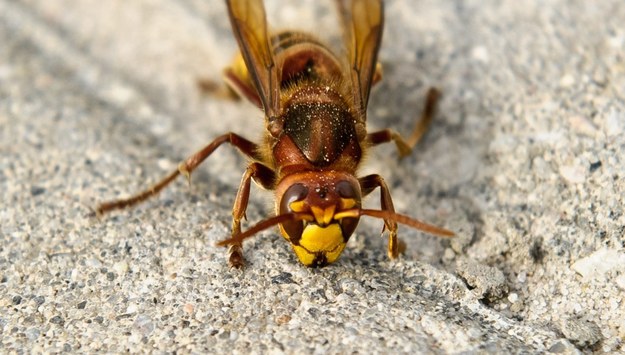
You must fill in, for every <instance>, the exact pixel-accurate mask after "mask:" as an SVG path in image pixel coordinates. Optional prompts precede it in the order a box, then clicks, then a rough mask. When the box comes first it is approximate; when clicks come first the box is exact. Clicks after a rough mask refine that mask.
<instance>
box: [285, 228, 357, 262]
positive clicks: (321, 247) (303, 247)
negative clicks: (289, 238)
mask: <svg viewBox="0 0 625 355" xmlns="http://www.w3.org/2000/svg"><path fill="white" fill-rule="evenodd" d="M343 249H345V242H344V241H343V231H342V230H341V226H339V224H338V223H332V224H330V225H328V226H327V227H325V228H323V227H320V226H318V225H314V224H312V225H308V226H306V228H305V229H304V232H303V233H302V238H301V239H300V241H299V245H293V250H294V251H295V254H296V255H297V257H298V259H299V260H300V262H301V263H302V264H304V265H312V263H313V262H314V260H315V253H322V254H323V255H325V257H326V260H327V262H328V263H332V262H334V261H335V260H336V259H338V258H339V256H340V255H341V253H342V252H343Z"/></svg>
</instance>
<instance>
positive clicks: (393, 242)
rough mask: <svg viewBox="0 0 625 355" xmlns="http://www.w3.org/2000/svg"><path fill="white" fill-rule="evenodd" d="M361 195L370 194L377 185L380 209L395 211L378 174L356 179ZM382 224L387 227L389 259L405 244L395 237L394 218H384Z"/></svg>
mask: <svg viewBox="0 0 625 355" xmlns="http://www.w3.org/2000/svg"><path fill="white" fill-rule="evenodd" d="M358 182H359V183H360V188H361V189H362V194H363V196H366V195H368V194H370V193H371V192H372V191H373V190H375V189H376V188H377V187H379V188H380V207H381V209H382V211H389V212H392V213H395V207H394V206H393V199H392V198H391V193H390V191H389V189H388V186H387V185H386V182H385V181H384V179H383V178H382V177H381V176H380V175H378V174H372V175H367V176H364V177H361V178H359V179H358ZM384 226H385V228H386V229H388V256H389V258H391V259H395V258H397V256H399V254H400V253H403V252H404V250H405V249H406V245H405V244H404V243H403V242H402V241H401V240H399V239H398V238H397V222H395V221H394V220H388V219H385V220H384Z"/></svg>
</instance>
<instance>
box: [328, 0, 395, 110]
mask: <svg viewBox="0 0 625 355" xmlns="http://www.w3.org/2000/svg"><path fill="white" fill-rule="evenodd" d="M337 4H338V8H339V16H340V18H341V21H342V25H343V30H344V32H345V34H344V36H345V44H346V46H347V50H348V54H349V64H350V76H351V82H352V91H353V93H354V104H355V105H356V107H357V108H358V109H359V110H360V112H361V113H362V114H363V117H366V111H367V103H368V102H369V92H370V91H371V84H372V79H373V74H374V73H375V67H376V63H377V58H378V49H379V48H380V42H381V40H382V29H383V28H384V8H383V5H382V0H337Z"/></svg>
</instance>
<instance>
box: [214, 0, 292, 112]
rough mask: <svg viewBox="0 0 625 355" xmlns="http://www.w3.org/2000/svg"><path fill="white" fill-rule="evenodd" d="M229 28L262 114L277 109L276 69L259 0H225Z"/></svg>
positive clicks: (277, 83) (277, 84)
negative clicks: (255, 92)
mask: <svg viewBox="0 0 625 355" xmlns="http://www.w3.org/2000/svg"><path fill="white" fill-rule="evenodd" d="M226 3H227V5H228V14H229V15H230V22H231V23H232V30H233V32H234V35H235V37H236V38H237V42H239V48H240V49H241V54H242V55H243V60H244V61H245V65H246V66H247V70H248V71H249V73H250V77H251V79H252V82H253V83H254V86H255V87H256V91H258V97H259V99H260V102H261V103H262V105H263V108H264V110H265V116H267V117H269V118H271V117H276V115H277V114H278V112H279V108H280V107H279V106H280V95H279V92H278V90H279V89H280V85H279V79H278V72H277V69H276V66H275V62H274V58H273V53H272V51H271V46H270V44H269V36H268V34H267V19H266V16H265V7H264V6H263V2H262V0H227V1H226Z"/></svg>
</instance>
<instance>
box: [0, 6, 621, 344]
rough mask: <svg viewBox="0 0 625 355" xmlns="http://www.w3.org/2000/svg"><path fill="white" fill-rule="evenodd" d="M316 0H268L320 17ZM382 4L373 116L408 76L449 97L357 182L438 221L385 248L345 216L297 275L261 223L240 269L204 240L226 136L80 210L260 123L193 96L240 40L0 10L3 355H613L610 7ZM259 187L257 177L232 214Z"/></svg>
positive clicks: (409, 107)
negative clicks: (340, 242) (322, 264)
mask: <svg viewBox="0 0 625 355" xmlns="http://www.w3.org/2000/svg"><path fill="white" fill-rule="evenodd" d="M285 3H286V4H285ZM315 4H316V2H313V1H306V2H297V4H294V3H293V2H287V1H269V3H268V5H267V8H268V10H267V11H268V13H269V14H270V17H271V20H272V22H273V23H284V24H301V25H302V26H303V27H307V28H313V29H316V32H325V31H326V29H333V28H335V27H336V26H334V25H333V23H334V19H333V18H332V16H331V11H328V8H327V7H325V8H324V7H320V8H316V9H313V7H316V6H317V5H315ZM319 6H322V5H319ZM324 9H325V10H324ZM386 10H387V11H386V13H387V26H386V31H385V39H384V44H383V47H382V51H381V54H380V60H381V61H382V63H383V65H384V68H385V78H384V81H383V82H382V83H381V84H379V85H378V87H377V88H375V89H374V90H373V93H372V98H371V102H370V109H369V126H370V128H371V129H373V128H378V129H379V128H385V127H392V128H395V129H398V130H400V131H407V130H409V129H410V128H411V126H412V123H413V122H414V119H415V117H416V116H417V115H418V113H419V112H420V110H421V109H422V107H423V100H424V96H425V92H426V91H427V88H428V87H430V86H436V87H438V88H440V89H441V90H442V92H443V93H444V97H443V99H442V101H441V102H440V108H439V113H438V114H437V116H436V118H435V121H434V123H433V126H432V128H431V130H430V131H429V132H428V134H427V135H426V137H425V139H424V140H423V141H422V142H421V143H420V145H419V146H418V147H417V149H416V150H415V152H414V153H413V154H412V155H411V156H409V157H408V158H405V159H404V160H402V161H399V160H398V159H397V158H396V157H397V154H396V152H395V150H394V147H392V146H390V145H389V146H384V147H380V148H379V149H376V150H375V151H373V152H371V154H370V155H369V159H368V164H367V166H366V167H365V168H364V169H363V174H364V173H370V172H377V173H380V174H381V175H383V176H384V177H385V179H386V180H387V182H388V183H389V185H390V187H391V189H392V194H393V196H394V198H395V204H396V208H397V210H398V211H400V212H402V213H406V214H409V215H412V216H416V217H418V218H420V219H423V220H426V221H430V222H432V223H435V224H438V225H441V226H444V227H447V228H450V229H452V230H454V231H456V232H457V233H458V237H457V238H456V239H454V240H453V241H444V240H439V239H436V238H434V237H429V236H424V235H422V234H420V233H418V232H415V231H412V230H410V229H407V228H401V227H400V235H401V236H402V237H403V240H404V241H406V244H407V246H408V250H407V252H406V254H405V255H404V256H403V257H402V258H401V259H400V260H398V261H394V262H390V261H388V260H387V257H386V251H385V248H386V247H385V240H384V238H380V237H379V232H380V229H381V223H380V222H379V221H375V220H374V221H371V220H364V221H363V222H361V226H360V227H359V229H358V231H357V233H356V235H355V236H354V237H353V239H352V240H350V243H349V244H348V247H347V249H346V251H345V252H344V255H343V256H342V258H341V259H340V261H339V262H338V263H336V264H334V265H332V266H330V267H327V268H323V269H308V268H305V267H302V266H300V264H299V263H298V262H297V261H296V258H295V256H294V255H293V253H292V252H291V250H290V247H289V246H288V244H287V243H286V242H285V241H284V240H283V239H282V238H281V237H279V236H278V233H277V231H276V230H275V229H272V230H268V231H265V232H263V233H260V235H259V236H257V237H256V238H253V239H251V240H249V242H248V243H246V245H245V255H246V257H247V259H248V262H249V263H248V267H247V268H246V269H245V270H244V271H237V270H231V269H229V268H228V266H227V263H226V258H225V251H224V250H223V249H221V248H217V247H215V246H214V244H215V242H216V241H218V240H220V239H222V238H224V237H226V236H227V235H228V233H229V226H230V223H231V222H230V211H231V205H232V203H233V200H234V195H235V192H236V189H237V186H238V182H239V180H240V177H241V174H242V173H243V170H244V167H245V159H244V158H242V157H241V156H239V155H238V154H237V153H236V152H235V151H234V150H233V149H230V148H227V147H225V148H221V149H220V150H218V151H217V152H216V153H215V154H214V156H212V157H211V158H210V159H208V160H207V161H206V162H205V163H204V165H203V166H202V167H201V168H200V169H198V171H197V172H196V173H194V175H193V183H192V186H191V188H190V189H189V187H188V186H187V184H186V183H185V182H184V181H183V180H182V179H181V180H180V181H177V182H176V183H174V184H173V185H172V186H171V188H169V189H167V190H166V191H165V192H164V193H162V194H161V196H159V197H158V198H155V199H153V200H150V201H149V202H147V203H145V204H143V205H141V206H140V207H138V208H135V209H131V210H126V211H122V212H119V213H114V214H111V215H108V216H105V217H104V218H102V219H100V220H98V219H96V218H93V217H91V216H90V215H91V210H90V208H91V207H93V206H94V205H95V204H96V203H97V202H98V201H102V200H106V199H110V198H115V197H120V196H127V195H128V194H130V193H132V192H135V191H137V190H138V189H140V188H142V187H145V186H146V185H147V184H149V183H150V182H153V181H155V180H156V179H157V178H159V177H161V176H163V175H164V174H165V173H167V172H168V171H170V170H171V169H174V168H175V167H176V165H177V163H178V161H180V160H181V159H183V158H184V157H186V156H188V155H189V154H190V153H192V152H194V151H195V150H197V149H199V148H200V147H201V146H202V145H203V144H206V143H207V142H209V141H210V140H211V139H212V138H214V137H215V136H217V135H219V134H221V133H223V132H226V131H229V130H232V131H236V132H238V133H241V134H242V135H244V136H247V137H249V138H252V139H258V138H259V137H261V134H262V129H263V125H262V114H261V113H260V112H259V111H258V110H256V109H255V108H254V107H253V106H252V105H249V104H247V103H242V102H234V101H229V100H225V99H223V98H219V97H215V96H210V95H209V96H207V95H203V94H202V93H201V92H199V90H198V88H197V81H198V80H199V79H205V80H213V81H218V80H219V79H220V73H221V69H222V68H223V67H225V66H226V65H227V64H228V62H229V60H230V59H231V58H232V56H233V55H234V52H235V50H236V43H235V41H234V39H233V37H232V35H231V34H230V25H229V23H228V20H227V16H226V11H225V7H224V4H223V3H221V2H219V1H200V0H184V1H182V0H180V1H173V0H150V1H148V0H141V1H119V0H108V1H95V0H80V1H75V0H74V1H68V0H23V1H12V0H0V197H1V201H2V207H1V208H0V243H1V244H0V349H2V350H1V351H0V352H3V353H4V352H8V353H25V352H31V351H35V352H59V351H75V352H84V353H92V352H96V351H98V352H107V353H116V352H124V351H132V352H148V351H159V352H160V351H167V352H173V351H176V352H182V353H189V352H196V353H202V352H229V351H235V352H238V353H246V352H250V351H254V352H287V353H301V352H305V353H327V352H330V353H347V352H352V351H354V352H361V353H363V352H364V353H375V352H391V351H395V352H405V353H414V352H418V353H420V352H427V353H456V352H469V353H476V352H480V353H481V352H490V353H523V352H525V353H535V352H544V351H552V352H556V353H576V352H579V351H581V352H599V353H601V352H619V351H620V352H622V351H625V301H623V294H624V293H625V262H624V259H625V251H624V247H623V243H624V239H625V235H624V233H625V215H624V207H623V206H624V201H623V196H624V195H625V182H624V178H625V161H623V157H624V153H625V135H624V133H623V131H624V128H625V64H624V63H625V27H623V23H625V6H622V3H621V1H620V0H604V1H564V0H555V1H550V2H542V1H534V0H531V1H522V2H517V1H503V2H502V1H474V0H471V1H463V2H455V1H446V2H441V1H434V0H424V1H388V3H387V8H386ZM271 198H272V196H271V194H270V193H267V192H263V191H261V190H260V189H257V188H254V189H253V190H252V200H251V201H250V206H249V209H248V213H247V216H248V221H249V222H255V221H258V220H260V219H262V218H263V217H264V216H267V215H268V214H270V213H271V211H272V209H271V207H270V206H271ZM376 201H377V197H375V198H371V199H370V200H369V201H368V205H369V206H371V207H373V206H375V202H376ZM245 226H249V223H246V224H244V228H245Z"/></svg>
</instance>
